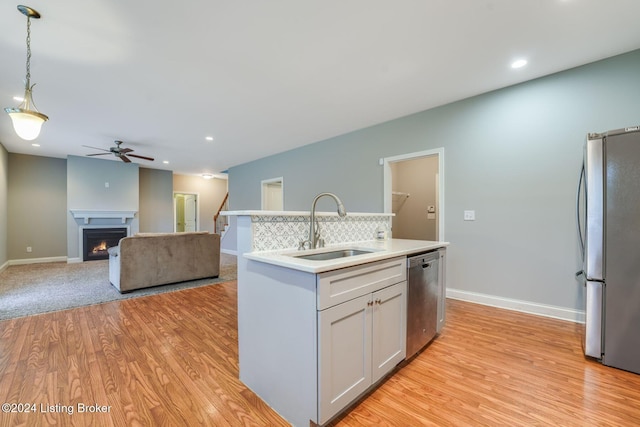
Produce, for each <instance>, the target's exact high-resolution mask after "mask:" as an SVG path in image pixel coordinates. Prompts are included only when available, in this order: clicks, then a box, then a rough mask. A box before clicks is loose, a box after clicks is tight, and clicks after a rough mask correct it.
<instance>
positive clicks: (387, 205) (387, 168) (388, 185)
mask: <svg viewBox="0 0 640 427" xmlns="http://www.w3.org/2000/svg"><path fill="white" fill-rule="evenodd" d="M430 156H438V179H437V181H438V184H437V185H438V188H437V194H438V236H437V239H438V240H440V241H444V240H446V239H445V237H444V147H440V148H435V149H433V150H425V151H418V152H415V153H407V154H400V155H398V156H391V157H384V158H382V159H381V160H382V166H383V176H384V184H383V200H384V212H385V213H392V206H391V203H392V202H391V200H392V184H393V183H392V174H391V164H392V163H399V162H402V161H405V160H414V159H419V158H421V157H430Z"/></svg>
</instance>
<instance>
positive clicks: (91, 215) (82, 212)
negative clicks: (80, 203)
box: [69, 209, 138, 224]
mask: <svg viewBox="0 0 640 427" xmlns="http://www.w3.org/2000/svg"><path fill="white" fill-rule="evenodd" d="M69 211H70V212H71V215H73V217H74V218H76V219H82V220H84V223H85V224H89V222H90V221H91V220H92V219H105V218H106V219H113V218H119V219H120V220H121V221H122V223H123V224H126V222H127V220H128V219H132V218H135V216H136V213H137V212H138V211H133V210H115V211H105V210H96V209H69Z"/></svg>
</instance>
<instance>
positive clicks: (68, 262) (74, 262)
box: [67, 258, 84, 264]
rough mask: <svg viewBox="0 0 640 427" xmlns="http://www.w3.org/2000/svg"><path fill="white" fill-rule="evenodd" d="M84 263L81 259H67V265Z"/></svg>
mask: <svg viewBox="0 0 640 427" xmlns="http://www.w3.org/2000/svg"><path fill="white" fill-rule="evenodd" d="M81 262H84V261H83V260H82V258H67V264H79V263H81Z"/></svg>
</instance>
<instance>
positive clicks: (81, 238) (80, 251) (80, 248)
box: [67, 224, 131, 264]
mask: <svg viewBox="0 0 640 427" xmlns="http://www.w3.org/2000/svg"><path fill="white" fill-rule="evenodd" d="M85 228H86V229H97V228H126V229H127V237H128V236H131V226H130V225H127V224H125V225H122V226H121V225H120V224H116V225H87V226H84V225H79V226H78V258H73V261H70V260H67V264H73V263H76V262H84V260H83V259H82V254H83V253H84V248H83V244H84V236H83V234H84V230H85ZM76 259H77V261H76Z"/></svg>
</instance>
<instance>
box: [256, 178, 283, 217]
mask: <svg viewBox="0 0 640 427" xmlns="http://www.w3.org/2000/svg"><path fill="white" fill-rule="evenodd" d="M261 183H262V204H261V206H262V210H265V211H283V210H284V179H283V178H282V177H279V178H272V179H265V180H263V181H261Z"/></svg>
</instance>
